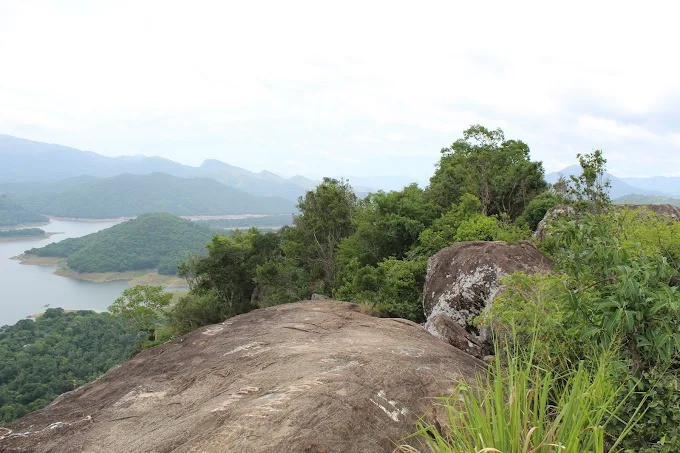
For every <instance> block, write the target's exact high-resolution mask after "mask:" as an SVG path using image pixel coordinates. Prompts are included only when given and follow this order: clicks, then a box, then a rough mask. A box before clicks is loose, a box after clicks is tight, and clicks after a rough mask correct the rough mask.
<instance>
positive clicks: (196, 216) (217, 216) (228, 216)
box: [35, 214, 283, 226]
mask: <svg viewBox="0 0 680 453" xmlns="http://www.w3.org/2000/svg"><path fill="white" fill-rule="evenodd" d="M173 215H175V214H173ZM274 215H283V214H193V215H180V216H177V217H181V218H182V219H185V220H239V219H259V218H262V217H271V216H274ZM49 217H50V220H56V221H61V222H91V223H97V222H126V221H128V220H133V219H136V218H137V217H138V216H122V217H105V218H92V217H57V216H49ZM48 223H49V222H47V223H41V224H37V225H35V226H38V225H47V224H48Z"/></svg>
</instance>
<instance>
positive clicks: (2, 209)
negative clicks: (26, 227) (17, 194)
mask: <svg viewBox="0 0 680 453" xmlns="http://www.w3.org/2000/svg"><path fill="white" fill-rule="evenodd" d="M48 220H49V219H48V218H47V217H45V216H43V215H40V214H36V213H35V212H31V211H29V210H28V209H26V208H24V207H23V206H20V205H19V204H17V203H14V202H13V201H12V200H10V199H9V198H7V197H6V196H4V195H0V228H3V227H12V226H16V225H21V224H25V223H45V222H47V221H48Z"/></svg>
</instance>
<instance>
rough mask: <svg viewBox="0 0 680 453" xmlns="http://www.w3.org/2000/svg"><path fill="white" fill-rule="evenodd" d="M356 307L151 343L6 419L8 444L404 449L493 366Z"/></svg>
mask: <svg viewBox="0 0 680 453" xmlns="http://www.w3.org/2000/svg"><path fill="white" fill-rule="evenodd" d="M357 309H358V308H357V306H356V305H354V304H350V303H346V302H337V301H332V300H318V301H314V302H299V303H295V304H287V305H279V306H275V307H270V308H266V309H261V310H256V311H253V312H250V313H248V314H245V315H241V316H237V317H235V318H232V319H229V320H227V321H225V322H223V323H221V324H216V325H212V326H208V327H205V328H201V329H199V330H197V331H195V332H192V333H190V334H188V335H186V336H184V337H182V338H180V339H177V340H174V341H172V342H169V343H167V344H164V345H161V346H158V347H155V348H152V349H149V350H145V351H143V352H142V353H140V354H139V355H137V356H136V357H135V358H133V359H132V360H130V361H129V362H127V363H126V364H124V365H122V366H121V367H119V368H117V369H113V370H111V371H109V372H108V373H106V374H105V375H104V376H103V377H101V378H100V379H98V380H97V381H94V382H92V383H90V384H88V385H85V386H83V387H81V388H79V389H77V390H75V391H73V392H70V393H67V394H65V395H63V396H61V397H60V398H59V399H58V400H57V401H56V402H54V403H53V404H52V405H50V406H48V407H47V408H45V409H43V410H40V411H37V412H34V413H32V414H29V415H27V416H26V417H24V418H22V419H20V420H18V421H16V422H14V423H12V424H9V425H7V426H6V427H4V428H0V451H26V452H28V451H30V452H47V451H49V452H152V451H153V452H170V451H172V452H225V451H229V452H246V451H247V452H377V451H392V450H393V448H394V442H397V441H399V440H400V439H402V438H404V437H405V436H407V435H408V434H410V433H411V432H413V431H414V429H415V422H416V421H417V420H418V417H420V416H422V415H423V414H424V413H425V412H426V411H427V410H428V408H430V407H432V405H433V404H434V400H433V398H434V397H437V396H441V395H444V394H447V393H449V391H450V390H451V389H452V388H453V386H454V385H455V382H456V381H457V380H459V379H461V378H464V379H468V380H472V378H473V376H475V375H476V373H478V372H479V371H480V370H481V369H482V367H483V366H484V365H483V363H482V362H481V361H478V360H477V359H475V358H473V357H471V356H469V355H467V354H464V353H463V352H461V351H459V350H458V349H456V348H454V347H453V346H450V345H448V344H445V343H443V342H441V341H439V340H437V339H435V338H433V337H432V336H431V335H430V334H428V333H427V332H426V331H425V329H423V328H422V327H421V326H419V325H417V324H415V323H412V322H410V321H405V320H402V319H380V318H373V317H370V316H366V315H363V314H361V313H358V312H357Z"/></svg>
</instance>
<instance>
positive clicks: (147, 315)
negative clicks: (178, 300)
mask: <svg viewBox="0 0 680 453" xmlns="http://www.w3.org/2000/svg"><path fill="white" fill-rule="evenodd" d="M171 300H172V294H171V293H166V292H164V291H163V287H162V286H146V285H136V286H133V287H132V288H127V289H126V290H125V291H123V295H122V296H121V297H119V298H118V299H116V300H115V302H114V303H113V304H112V305H111V306H110V307H109V312H110V313H111V314H112V315H115V316H121V317H122V318H123V320H125V322H127V323H128V324H129V325H130V326H131V327H132V328H134V329H135V330H137V331H139V332H145V333H146V335H147V339H148V340H149V341H153V342H155V341H157V340H158V335H157V332H158V328H159V327H161V326H162V325H163V324H164V320H165V317H166V313H165V308H166V307H167V306H168V305H169V304H170V301H171Z"/></svg>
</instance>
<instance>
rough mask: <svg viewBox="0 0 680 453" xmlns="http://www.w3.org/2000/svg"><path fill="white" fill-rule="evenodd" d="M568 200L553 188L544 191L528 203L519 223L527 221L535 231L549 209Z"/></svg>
mask: <svg viewBox="0 0 680 453" xmlns="http://www.w3.org/2000/svg"><path fill="white" fill-rule="evenodd" d="M567 201H568V200H567V198H566V197H564V196H562V195H559V193H557V192H555V191H553V190H551V191H546V192H543V193H542V194H540V195H537V196H536V197H535V198H534V199H533V200H531V201H530V202H529V203H528V204H527V206H526V208H524V212H523V213H522V215H521V216H519V218H518V219H517V221H518V223H525V224H526V225H527V226H528V227H529V228H530V229H531V230H532V231H535V230H536V228H537V227H538V224H539V222H540V221H541V220H543V217H545V213H546V212H548V210H550V209H551V208H553V207H555V206H557V205H559V204H563V203H566V202H567Z"/></svg>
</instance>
